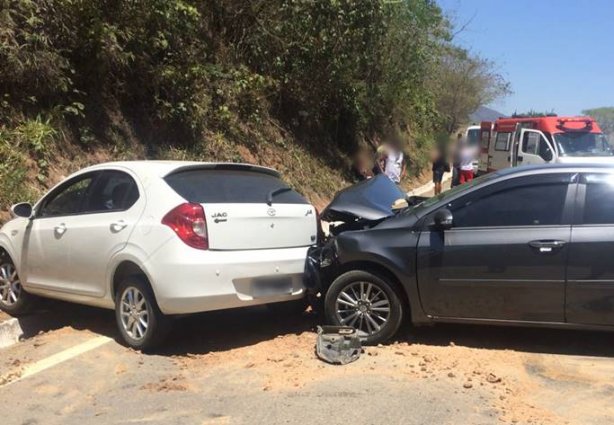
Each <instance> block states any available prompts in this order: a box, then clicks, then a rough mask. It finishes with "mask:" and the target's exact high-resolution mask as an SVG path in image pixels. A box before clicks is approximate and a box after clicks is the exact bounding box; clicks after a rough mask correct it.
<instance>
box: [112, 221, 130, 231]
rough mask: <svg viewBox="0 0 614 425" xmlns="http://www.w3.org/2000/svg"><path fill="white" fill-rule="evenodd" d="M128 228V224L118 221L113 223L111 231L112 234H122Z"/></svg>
mask: <svg viewBox="0 0 614 425" xmlns="http://www.w3.org/2000/svg"><path fill="white" fill-rule="evenodd" d="M127 226H128V223H126V222H125V221H124V220H119V221H116V222H114V223H111V231H112V232H121V231H122V230H124V229H125V228H126V227H127Z"/></svg>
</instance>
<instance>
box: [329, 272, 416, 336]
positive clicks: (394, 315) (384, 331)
mask: <svg viewBox="0 0 614 425" xmlns="http://www.w3.org/2000/svg"><path fill="white" fill-rule="evenodd" d="M361 282H362V283H363V284H370V285H372V286H371V291H374V290H375V288H376V289H377V292H376V294H377V295H378V296H377V297H376V298H372V301H371V304H368V303H365V305H366V306H365V308H366V309H367V312H368V313H370V314H371V317H372V318H373V320H374V321H375V322H376V323H378V325H379V326H380V329H379V330H377V331H375V329H374V326H372V325H370V324H369V325H368V326H371V327H372V329H373V332H372V333H370V334H367V332H366V331H365V330H364V326H367V325H366V319H365V317H366V316H365V315H364V314H365V313H364V312H363V316H362V319H360V320H365V324H364V326H362V325H363V324H362V323H360V325H359V324H358V321H357V322H356V323H353V324H352V326H354V327H356V328H357V329H359V328H361V327H362V328H363V332H362V336H361V341H362V343H363V344H365V345H374V344H379V343H381V342H385V341H387V340H389V339H390V338H392V337H393V336H394V334H395V333H396V332H397V331H398V330H399V327H400V326H401V322H402V321H403V313H404V308H403V303H402V302H401V297H400V295H399V293H398V290H397V288H396V286H395V285H394V284H391V283H390V282H389V281H388V280H387V279H386V278H383V277H380V276H378V275H376V274H373V273H370V272H367V271H362V270H353V271H349V272H346V273H344V274H342V275H341V276H339V277H338V278H337V279H335V280H334V281H333V283H332V284H331V286H330V287H329V288H328V291H327V292H326V296H325V299H324V314H325V317H326V321H327V322H328V323H330V324H332V325H336V326H342V325H350V323H351V320H347V321H345V322H342V320H341V319H342V317H341V314H339V313H338V308H337V307H338V300H339V299H340V297H342V298H341V300H342V301H340V302H343V301H349V300H348V299H345V298H343V296H342V292H345V291H348V290H349V291H351V290H352V289H353V288H356V285H358V287H360V283H361ZM365 286H366V285H365ZM380 291H381V292H380ZM366 292H367V291H366V290H365V293H366ZM346 294H347V292H346ZM369 295H370V296H371V297H373V293H372V292H370V294H369ZM350 297H352V295H350ZM359 297H360V296H357V297H353V298H359ZM384 300H386V301H387V304H386V303H385V302H384ZM367 301H369V300H367ZM363 302H364V300H363ZM386 306H388V307H389V311H388V312H387V316H386V320H385V322H383V323H381V322H382V321H381V320H379V319H378V318H377V317H374V314H377V315H379V317H380V318H381V317H382V315H383V313H382V312H380V311H372V310H369V309H370V308H378V309H381V308H385V307H386ZM341 307H343V308H347V310H344V311H343V314H345V315H346V317H348V315H350V316H351V315H352V314H353V312H356V313H357V314H358V315H360V311H359V310H358V308H359V307H356V308H354V310H352V308H353V307H350V306H349V305H348V306H346V305H345V304H342V306H341ZM341 307H340V308H341ZM359 317H360V316H359ZM357 320H358V319H357ZM370 323H372V322H370ZM357 325H358V326H357ZM359 330H360V329H359Z"/></svg>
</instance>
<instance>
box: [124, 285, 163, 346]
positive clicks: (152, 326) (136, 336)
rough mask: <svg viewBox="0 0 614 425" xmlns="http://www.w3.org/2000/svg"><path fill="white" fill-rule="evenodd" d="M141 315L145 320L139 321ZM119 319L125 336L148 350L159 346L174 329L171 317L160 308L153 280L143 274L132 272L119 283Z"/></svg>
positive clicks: (132, 343)
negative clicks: (147, 278) (151, 283)
mask: <svg viewBox="0 0 614 425" xmlns="http://www.w3.org/2000/svg"><path fill="white" fill-rule="evenodd" d="M130 294H132V295H130ZM131 299H132V300H134V302H133V303H131V301H130V300H131ZM133 306H134V308H133ZM143 308H145V309H146V310H143ZM143 311H146V314H143V313H142V312H143ZM126 314H127V315H128V316H126ZM137 317H139V318H140V319H144V322H139V323H138V324H137V323H136V318H137ZM145 317H146V319H145ZM115 319H116V321H117V327H118V329H119V332H120V334H121V336H122V339H123V340H124V342H125V343H126V344H127V345H128V346H130V347H132V348H134V349H135V350H141V351H148V350H151V349H153V348H156V347H158V346H159V345H160V344H161V343H162V342H163V341H164V339H165V338H166V337H167V336H168V334H169V332H170V330H171V320H170V318H169V317H168V316H165V315H164V314H163V313H162V312H161V311H160V308H159V307H158V303H157V302H156V297H155V296H154V293H153V290H152V289H151V286H150V285H149V282H147V280H146V279H144V278H143V277H141V276H130V277H128V278H126V279H124V280H123V281H122V282H121V283H120V284H119V286H118V287H117V291H116V296H115ZM129 319H131V320H129ZM124 320H125V322H124ZM143 323H146V326H144V325H143Z"/></svg>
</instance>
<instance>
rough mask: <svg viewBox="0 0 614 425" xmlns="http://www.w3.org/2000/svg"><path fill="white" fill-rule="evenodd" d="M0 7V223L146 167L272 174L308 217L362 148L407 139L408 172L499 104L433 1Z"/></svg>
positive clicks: (56, 1)
mask: <svg viewBox="0 0 614 425" xmlns="http://www.w3.org/2000/svg"><path fill="white" fill-rule="evenodd" d="M0 4H1V5H2V6H1V8H0V63H1V64H2V66H0V154H1V155H2V156H1V157H0V182H1V184H2V191H0V209H6V207H7V206H8V205H9V204H10V203H11V202H14V201H15V200H17V199H21V198H24V197H25V198H31V197H33V196H35V195H36V194H37V192H39V191H40V190H42V189H43V188H45V187H46V186H49V185H51V184H52V183H55V182H56V181H57V180H58V179H59V177H61V176H62V175H65V174H68V173H69V172H71V171H74V170H75V169H76V168H78V167H80V166H83V165H85V164H87V163H91V162H98V161H101V160H107V159H129V158H145V157H147V158H178V159H188V158H189V159H200V160H215V161H220V160H225V161H249V162H257V163H261V164H265V165H270V166H273V167H275V168H277V169H279V170H280V171H281V172H282V173H284V174H285V175H286V176H287V178H288V179H289V180H290V181H291V183H292V184H294V185H295V186H297V187H298V189H300V190H302V191H303V192H305V193H306V194H307V195H308V196H309V197H310V198H312V200H314V201H316V202H317V200H322V199H326V198H327V197H329V196H331V194H332V193H334V191H335V190H337V189H338V188H339V187H340V186H342V185H343V184H345V183H346V181H347V178H348V171H347V170H348V169H349V167H348V160H347V158H348V156H349V155H351V154H352V153H353V152H354V151H355V150H356V149H357V148H358V146H359V145H360V143H361V142H362V141H364V140H373V138H374V137H376V136H377V137H380V138H384V139H385V138H386V137H392V136H393V135H394V136H401V137H403V138H404V140H406V142H407V149H408V153H409V156H410V158H411V160H412V165H413V166H412V168H411V170H412V171H413V172H414V173H418V172H420V171H421V170H420V169H421V167H422V166H423V165H424V164H426V162H427V153H428V151H429V149H430V148H431V146H432V144H433V139H434V135H435V134H436V133H437V132H438V131H440V130H442V129H445V130H447V131H451V129H452V130H454V129H453V128H452V127H454V126H455V125H456V124H458V123H459V122H462V121H463V119H466V115H467V114H469V113H470V112H472V110H471V109H472V108H473V109H475V107H477V106H479V103H481V102H485V101H489V100H492V99H493V98H494V97H497V96H499V95H501V94H504V93H505V92H506V91H507V90H508V89H507V85H506V84H505V83H504V82H503V81H502V80H501V78H500V76H498V75H497V74H496V73H495V72H493V71H492V64H491V63H490V62H488V61H485V60H482V59H480V58H475V57H472V56H471V55H469V54H468V53H467V52H464V51H462V50H460V49H458V48H457V47H454V46H453V45H452V44H451V41H450V40H451V36H450V31H451V28H450V24H449V22H448V21H447V20H446V18H445V17H444V16H442V13H441V10H440V9H439V7H438V6H437V4H436V3H435V2H434V1H433V0H400V1H395V2H388V1H374V0H355V1H354V0H324V1H315V0H254V1H244V0H225V1H220V0H217V1H216V0H200V1H188V0H140V1H125V0H113V1H111V0H99V1H93V0H0ZM450 60H453V65H454V66H452V65H451V63H450V62H449V61H450ZM492 83H495V84H496V88H495V89H494V90H493V88H492V87H491V84H492ZM452 92H454V94H455V95H467V97H468V98H469V100H467V101H463V102H464V105H465V106H464V107H463V108H457V103H458V102H452V103H451V102H449V101H448V100H446V99H447V98H448V97H449V95H450V93H452Z"/></svg>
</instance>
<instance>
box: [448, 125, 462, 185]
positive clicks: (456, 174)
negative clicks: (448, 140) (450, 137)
mask: <svg viewBox="0 0 614 425" xmlns="http://www.w3.org/2000/svg"><path fill="white" fill-rule="evenodd" d="M462 143H463V134H462V133H458V137H457V139H456V143H455V144H454V146H452V182H451V183H450V187H455V186H458V185H459V184H460V151H461V146H462Z"/></svg>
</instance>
